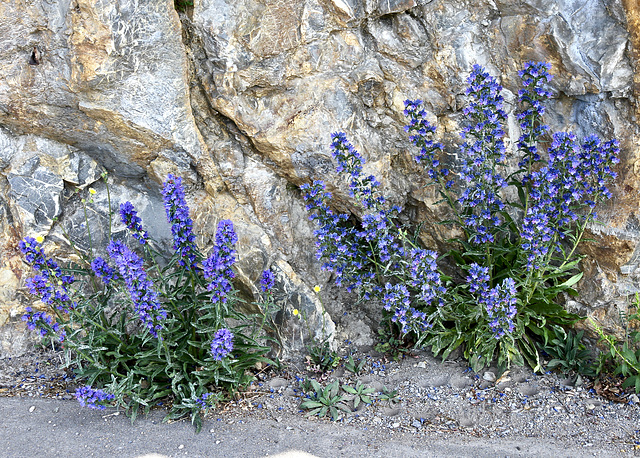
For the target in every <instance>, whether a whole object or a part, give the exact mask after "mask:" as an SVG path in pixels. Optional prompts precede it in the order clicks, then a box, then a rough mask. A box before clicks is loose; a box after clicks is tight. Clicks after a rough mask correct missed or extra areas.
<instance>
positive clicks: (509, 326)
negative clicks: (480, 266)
mask: <svg viewBox="0 0 640 458" xmlns="http://www.w3.org/2000/svg"><path fill="white" fill-rule="evenodd" d="M517 299H518V298H517V291H516V283H515V281H514V280H513V278H505V279H504V281H503V282H502V283H501V284H500V285H498V286H496V287H495V288H491V289H490V290H488V291H487V292H486V293H485V294H483V295H482V296H481V297H480V298H479V301H480V302H481V303H482V304H483V305H484V308H485V310H486V311H487V315H488V316H489V328H490V329H491V331H492V332H493V334H494V337H495V338H496V339H497V340H500V339H501V338H502V337H504V336H505V335H507V334H509V335H510V334H511V333H513V330H514V328H515V323H514V321H513V320H514V318H515V317H516V314H517V313H518V309H517V308H516V302H517Z"/></svg>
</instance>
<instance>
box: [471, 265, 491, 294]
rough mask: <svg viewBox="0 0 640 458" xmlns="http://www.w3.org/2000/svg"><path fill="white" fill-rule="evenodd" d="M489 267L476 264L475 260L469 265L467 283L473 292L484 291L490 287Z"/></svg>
mask: <svg viewBox="0 0 640 458" xmlns="http://www.w3.org/2000/svg"><path fill="white" fill-rule="evenodd" d="M489 280H491V278H490V277H489V268H488V267H484V266H481V265H479V264H476V263H475V262H474V263H473V264H471V265H470V266H469V272H468V275H467V285H469V291H471V292H472V293H483V292H484V291H486V290H487V289H489Z"/></svg>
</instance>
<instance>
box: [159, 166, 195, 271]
mask: <svg viewBox="0 0 640 458" xmlns="http://www.w3.org/2000/svg"><path fill="white" fill-rule="evenodd" d="M162 195H163V197H164V208H165V210H166V212H167V219H168V220H169V223H171V234H173V249H174V250H176V252H177V253H179V254H180V257H181V258H180V261H179V262H180V265H181V266H185V267H188V268H192V269H195V267H196V263H197V259H196V251H197V248H196V242H195V240H196V237H195V235H194V234H193V230H192V226H193V221H192V220H191V218H189V207H188V206H187V201H186V199H185V196H184V189H183V187H182V178H180V177H175V176H173V175H172V174H169V175H168V176H167V180H166V181H165V182H164V186H163V188H162Z"/></svg>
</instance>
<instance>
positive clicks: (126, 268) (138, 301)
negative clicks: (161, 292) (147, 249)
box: [107, 241, 167, 337]
mask: <svg viewBox="0 0 640 458" xmlns="http://www.w3.org/2000/svg"><path fill="white" fill-rule="evenodd" d="M107 253H109V256H111V259H113V261H114V262H115V264H116V268H117V269H118V272H119V273H120V276H121V277H122V278H123V279H124V282H125V285H126V286H127V290H128V291H129V295H130V296H131V301H132V302H133V306H134V308H135V310H136V313H138V316H139V317H140V321H142V323H143V324H144V325H145V326H146V327H147V329H149V332H150V333H151V335H153V336H154V337H158V331H159V330H160V329H162V324H161V323H162V320H164V319H165V318H167V312H166V310H164V309H163V308H162V305H161V304H160V302H159V300H158V294H157V293H156V292H155V290H154V287H153V282H152V281H151V280H149V279H148V278H147V273H146V272H145V271H144V267H143V261H142V258H140V257H139V256H138V255H137V254H135V253H134V252H133V251H131V250H130V249H129V248H128V247H126V246H125V245H124V244H123V243H122V242H118V241H112V242H111V243H110V244H109V246H108V247H107Z"/></svg>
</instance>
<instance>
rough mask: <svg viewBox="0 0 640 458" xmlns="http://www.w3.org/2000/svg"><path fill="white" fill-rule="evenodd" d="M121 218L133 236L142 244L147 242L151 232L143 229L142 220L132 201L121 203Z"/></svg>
mask: <svg viewBox="0 0 640 458" xmlns="http://www.w3.org/2000/svg"><path fill="white" fill-rule="evenodd" d="M120 219H121V220H122V223H123V224H124V225H125V226H127V229H129V230H130V231H131V234H132V235H133V238H135V239H136V240H138V241H139V242H140V243H141V244H142V245H144V244H145V243H147V239H148V238H149V234H147V232H146V231H145V230H143V229H142V220H141V219H140V217H139V216H138V213H137V212H136V210H135V209H134V207H133V204H132V203H131V202H125V203H123V204H120Z"/></svg>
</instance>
